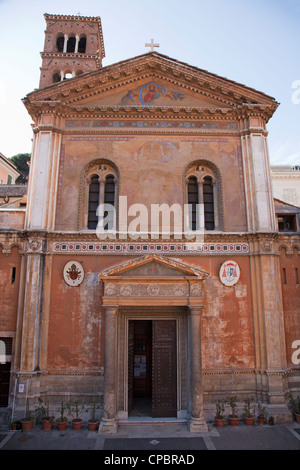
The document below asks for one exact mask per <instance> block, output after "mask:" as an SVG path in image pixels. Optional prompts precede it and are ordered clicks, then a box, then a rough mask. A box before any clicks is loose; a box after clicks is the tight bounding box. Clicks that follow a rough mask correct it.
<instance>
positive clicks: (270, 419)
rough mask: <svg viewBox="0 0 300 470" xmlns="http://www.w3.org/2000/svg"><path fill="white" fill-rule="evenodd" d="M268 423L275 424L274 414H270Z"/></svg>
mask: <svg viewBox="0 0 300 470" xmlns="http://www.w3.org/2000/svg"><path fill="white" fill-rule="evenodd" d="M268 424H269V426H273V424H274V416H269V419H268Z"/></svg>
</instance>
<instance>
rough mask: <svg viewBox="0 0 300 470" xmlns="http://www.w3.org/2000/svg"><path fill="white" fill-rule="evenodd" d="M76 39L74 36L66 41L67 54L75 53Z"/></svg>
mask: <svg viewBox="0 0 300 470" xmlns="http://www.w3.org/2000/svg"><path fill="white" fill-rule="evenodd" d="M75 45H76V39H75V36H71V37H69V39H68V45H67V52H75Z"/></svg>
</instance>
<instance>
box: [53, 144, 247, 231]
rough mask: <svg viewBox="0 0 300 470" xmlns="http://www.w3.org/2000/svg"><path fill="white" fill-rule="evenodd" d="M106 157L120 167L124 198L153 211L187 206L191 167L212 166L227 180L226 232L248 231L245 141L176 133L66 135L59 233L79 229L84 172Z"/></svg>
mask: <svg viewBox="0 0 300 470" xmlns="http://www.w3.org/2000/svg"><path fill="white" fill-rule="evenodd" d="M101 158H103V159H107V160H111V161H112V162H113V163H115V164H116V165H117V167H118V169H119V174H120V182H119V184H120V195H121V196H127V198H128V206H130V205H132V204H135V203H140V204H145V205H146V207H147V208H148V211H150V205H151V204H162V203H167V204H169V205H172V204H174V203H179V204H183V195H184V183H183V177H184V172H185V169H186V167H187V165H188V164H190V163H191V162H193V161H196V160H206V161H208V162H212V163H214V164H215V165H216V166H217V168H218V169H219V171H220V174H221V178H222V186H223V188H222V189H223V191H222V192H223V196H222V197H223V201H222V206H223V211H224V225H225V227H224V229H225V231H233V232H238V231H245V230H247V221H246V210H245V206H246V203H245V193H244V184H243V167H242V158H241V149H240V143H239V139H237V138H209V137H207V138H206V137H203V138H202V137H179V136H173V135H172V136H155V137H153V136H141V137H121V136H120V137H65V138H64V139H63V145H62V151H61V155H60V168H59V183H58V200H57V201H58V202H57V212H56V229H57V230H76V228H77V223H78V212H79V206H80V201H81V198H82V194H80V191H82V190H83V188H82V187H80V182H81V179H80V178H81V176H82V172H83V170H84V168H85V166H86V165H87V164H88V163H89V162H91V161H93V160H98V159H101ZM137 169H138V171H137ZM229 175H230V177H228V176H229ZM83 210H86V208H83Z"/></svg>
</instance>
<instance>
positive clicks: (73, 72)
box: [39, 13, 105, 88]
mask: <svg viewBox="0 0 300 470" xmlns="http://www.w3.org/2000/svg"><path fill="white" fill-rule="evenodd" d="M44 17H45V20H46V30H45V45H44V51H43V52H42V53H41V56H42V67H41V77H40V85H39V87H40V88H44V87H47V86H50V85H53V84H55V83H58V82H60V81H62V80H66V79H68V78H72V77H76V76H78V75H81V74H83V73H88V72H93V71H94V70H97V69H99V68H101V67H102V59H103V58H104V57H105V50H104V43H103V33H102V25H101V19H100V18H99V17H98V16H97V17H84V16H66V15H49V14H48V13H46V14H45V15H44Z"/></svg>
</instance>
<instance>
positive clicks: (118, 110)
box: [26, 101, 274, 135]
mask: <svg viewBox="0 0 300 470" xmlns="http://www.w3.org/2000/svg"><path fill="white" fill-rule="evenodd" d="M26 107H27V110H28V112H29V114H30V115H31V117H32V118H33V120H34V121H35V122H36V123H37V122H38V118H39V117H40V116H42V115H44V114H48V115H49V114H50V115H53V116H59V117H63V118H65V119H80V120H83V119H91V118H94V119H101V118H102V119H135V120H136V119H138V120H139V119H149V120H153V119H162V120H166V119H170V120H180V119H183V120H186V119H191V120H196V119H209V120H235V121H240V120H242V119H245V118H246V117H250V116H259V117H262V118H263V119H264V121H265V122H267V121H268V120H269V119H270V117H271V116H272V114H273V112H274V110H273V108H272V107H270V106H265V105H242V106H237V107H232V108H223V107H220V108H213V107H195V106H194V107H186V106H185V107H179V106H153V107H151V106H112V105H102V106H88V105H78V104H77V105H71V104H69V103H64V102H61V101H35V102H32V103H29V102H26ZM252 132H259V133H261V132H263V133H265V134H266V135H267V131H266V130H265V129H263V128H248V129H243V130H241V133H242V134H243V135H246V134H247V133H252Z"/></svg>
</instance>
